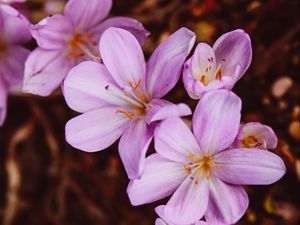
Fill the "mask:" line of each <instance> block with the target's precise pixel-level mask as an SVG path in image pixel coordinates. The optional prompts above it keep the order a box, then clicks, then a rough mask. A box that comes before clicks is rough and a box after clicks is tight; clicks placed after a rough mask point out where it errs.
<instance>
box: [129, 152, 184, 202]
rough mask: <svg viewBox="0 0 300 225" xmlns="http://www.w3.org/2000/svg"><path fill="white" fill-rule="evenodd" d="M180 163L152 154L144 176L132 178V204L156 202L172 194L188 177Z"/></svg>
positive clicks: (147, 161) (146, 162) (130, 187)
mask: <svg viewBox="0 0 300 225" xmlns="http://www.w3.org/2000/svg"><path fill="white" fill-rule="evenodd" d="M186 175H187V174H186V172H185V171H184V169H182V167H180V166H178V163H176V162H172V161H169V160H166V159H164V158H162V157H161V156H160V155H158V154H152V155H150V156H149V157H148V158H146V161H145V168H144V172H143V176H142V177H141V179H139V180H132V181H131V182H130V183H129V185H128V188H127V193H128V196H129V199H130V202H131V204H132V205H142V204H146V203H151V202H155V201H157V200H160V199H163V198H165V197H167V196H169V195H171V194H172V193H173V192H174V191H175V190H176V188H177V187H178V186H179V185H180V184H181V183H182V181H183V180H184V178H185V177H186Z"/></svg>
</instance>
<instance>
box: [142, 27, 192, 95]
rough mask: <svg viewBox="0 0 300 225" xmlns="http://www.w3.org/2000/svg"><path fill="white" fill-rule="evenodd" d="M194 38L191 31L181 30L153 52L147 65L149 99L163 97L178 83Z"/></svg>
mask: <svg viewBox="0 0 300 225" xmlns="http://www.w3.org/2000/svg"><path fill="white" fill-rule="evenodd" d="M195 38H196V37H195V34H194V33H193V32H192V31H190V30H189V29H187V28H181V29H179V30H177V31H176V32H175V33H173V34H172V35H171V36H170V37H169V38H167V39H166V40H165V41H164V42H162V43H161V44H160V45H159V46H158V47H157V48H156V50H155V51H154V52H153V54H152V55H151V57H150V59H149V61H148V63H147V90H148V93H149V95H150V96H151V97H153V98H161V97H163V96H164V95H165V94H167V93H168V92H169V91H170V90H171V89H172V88H173V87H174V86H175V84H176V83H177V82H178V80H179V78H180V75H181V72H182V67H183V63H184V61H185V59H186V57H187V56H188V55H189V53H190V51H191V49H192V48H193V46H194V43H195Z"/></svg>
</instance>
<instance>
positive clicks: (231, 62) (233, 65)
mask: <svg viewBox="0 0 300 225" xmlns="http://www.w3.org/2000/svg"><path fill="white" fill-rule="evenodd" d="M213 49H214V50H215V54H216V59H217V65H219V64H221V70H222V75H223V76H230V77H232V78H233V79H234V80H236V81H237V80H238V79H240V77H241V76H242V75H243V74H244V73H245V72H246V70H247V69H248V67H249V65H250V63H251V60H252V47H251V40H250V37H249V35H248V34H247V33H246V32H245V31H243V30H234V31H231V32H228V33H226V34H223V35H222V36H221V37H220V38H219V39H218V40H217V41H216V43H215V44H214V46H213Z"/></svg>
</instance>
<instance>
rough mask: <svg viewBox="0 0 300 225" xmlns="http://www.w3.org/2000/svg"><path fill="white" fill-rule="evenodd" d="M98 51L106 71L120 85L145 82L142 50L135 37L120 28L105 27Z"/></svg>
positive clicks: (123, 86)
mask: <svg viewBox="0 0 300 225" xmlns="http://www.w3.org/2000/svg"><path fill="white" fill-rule="evenodd" d="M100 53H101V57H102V59H103V61H104V64H105V66H106V67H107V69H108V71H109V72H110V74H111V75H112V77H113V78H114V79H115V81H116V83H118V84H119V86H120V87H122V88H125V87H128V86H129V83H130V82H131V83H132V84H133V85H137V84H138V83H139V82H142V85H141V88H143V84H144V82H145V74H146V66H145V59H144V55H143V51H142V49H141V46H140V45H139V43H138V41H137V40H136V39H135V37H134V36H133V35H132V34H131V33H129V32H128V31H126V30H123V29H120V28H109V29H107V30H106V31H105V32H104V33H103V35H102V37H101V40H100Z"/></svg>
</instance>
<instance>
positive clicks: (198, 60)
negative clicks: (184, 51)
mask: <svg viewBox="0 0 300 225" xmlns="http://www.w3.org/2000/svg"><path fill="white" fill-rule="evenodd" d="M216 69H217V68H216V57H215V53H214V50H213V49H212V48H211V47H210V46H209V45H208V44H206V43H199V44H198V45H197V47H196V49H195V52H194V54H193V56H192V57H191V66H190V72H191V74H192V76H193V77H194V78H195V79H197V80H199V79H200V78H201V76H205V75H209V74H211V75H214V74H215V71H216Z"/></svg>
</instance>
